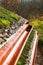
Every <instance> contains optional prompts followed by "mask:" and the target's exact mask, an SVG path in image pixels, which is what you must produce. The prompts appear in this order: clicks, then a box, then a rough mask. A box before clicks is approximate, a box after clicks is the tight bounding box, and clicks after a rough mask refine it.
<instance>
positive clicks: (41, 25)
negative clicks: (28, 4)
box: [29, 17, 43, 43]
mask: <svg viewBox="0 0 43 65" xmlns="http://www.w3.org/2000/svg"><path fill="white" fill-rule="evenodd" d="M29 24H31V25H32V26H34V29H35V30H37V31H38V34H39V41H42V42H40V43H43V19H42V17H41V19H40V18H39V19H35V20H33V21H31V22H29Z"/></svg>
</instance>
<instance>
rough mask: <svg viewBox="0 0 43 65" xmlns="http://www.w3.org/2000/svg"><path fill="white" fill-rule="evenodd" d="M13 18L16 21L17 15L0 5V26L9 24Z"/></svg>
mask: <svg viewBox="0 0 43 65" xmlns="http://www.w3.org/2000/svg"><path fill="white" fill-rule="evenodd" d="M14 19H15V20H17V21H18V20H19V16H18V15H17V14H14V13H12V12H11V11H8V10H6V9H5V8H3V7H1V6H0V28H2V27H7V26H9V25H10V23H11V22H13V21H14Z"/></svg>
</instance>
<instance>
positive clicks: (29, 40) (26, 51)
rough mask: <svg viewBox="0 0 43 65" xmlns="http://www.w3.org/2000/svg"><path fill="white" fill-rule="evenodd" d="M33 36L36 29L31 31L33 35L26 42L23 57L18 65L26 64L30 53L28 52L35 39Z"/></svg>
mask: <svg viewBox="0 0 43 65" xmlns="http://www.w3.org/2000/svg"><path fill="white" fill-rule="evenodd" d="M33 37H34V31H32V32H31V35H30V37H29V38H28V40H27V42H26V45H25V48H24V50H23V52H22V54H21V57H20V59H19V61H18V63H17V65H24V64H25V62H26V58H27V55H28V52H29V49H30V46H31V42H32V40H33Z"/></svg>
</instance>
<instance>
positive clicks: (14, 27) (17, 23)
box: [0, 17, 27, 44]
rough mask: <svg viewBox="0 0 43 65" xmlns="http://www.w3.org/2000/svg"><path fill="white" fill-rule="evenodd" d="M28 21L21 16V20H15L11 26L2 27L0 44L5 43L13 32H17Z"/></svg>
mask: <svg viewBox="0 0 43 65" xmlns="http://www.w3.org/2000/svg"><path fill="white" fill-rule="evenodd" d="M26 21H27V20H26V19H24V18H22V17H20V20H19V21H16V20H14V21H13V22H12V23H11V25H10V26H9V27H7V28H2V29H0V44H3V42H5V41H6V40H7V39H8V38H9V37H10V36H11V35H12V34H14V33H16V31H17V30H18V29H19V27H20V26H22V25H23V24H24V23H25V22H26Z"/></svg>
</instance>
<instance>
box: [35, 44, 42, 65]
mask: <svg viewBox="0 0 43 65" xmlns="http://www.w3.org/2000/svg"><path fill="white" fill-rule="evenodd" d="M35 65H43V45H41V46H39V47H38V50H37V56H36V62H35Z"/></svg>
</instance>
